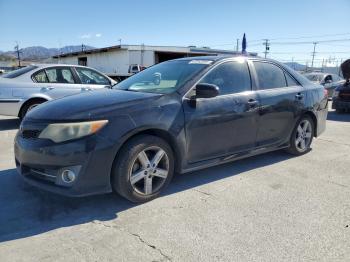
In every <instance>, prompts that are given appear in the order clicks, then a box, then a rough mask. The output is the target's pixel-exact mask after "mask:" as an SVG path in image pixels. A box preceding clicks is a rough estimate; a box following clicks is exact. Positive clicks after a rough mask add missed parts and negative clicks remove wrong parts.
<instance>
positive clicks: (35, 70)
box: [0, 64, 116, 118]
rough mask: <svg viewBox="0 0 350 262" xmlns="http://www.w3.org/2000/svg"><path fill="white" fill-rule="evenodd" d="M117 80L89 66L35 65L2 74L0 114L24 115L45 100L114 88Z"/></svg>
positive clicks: (0, 82)
mask: <svg viewBox="0 0 350 262" xmlns="http://www.w3.org/2000/svg"><path fill="white" fill-rule="evenodd" d="M114 84H116V81H114V80H113V79H111V78H109V77H108V76H106V75H104V74H102V73H100V72H98V71H96V70H94V69H92V68H89V67H85V66H78V65H62V64H35V65H30V66H27V67H24V68H21V69H17V70H15V71H12V72H10V73H7V74H4V75H2V76H1V77H0V115H8V116H16V117H19V118H23V117H24V116H25V115H26V113H27V112H28V111H29V110H31V109H33V108H34V107H36V106H38V105H39V104H41V103H44V102H47V101H50V100H53V99H57V98H61V97H64V96H68V95H74V94H78V93H81V92H87V91H91V90H96V89H100V88H110V87H111V86H112V85H114Z"/></svg>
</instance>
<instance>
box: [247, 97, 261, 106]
mask: <svg viewBox="0 0 350 262" xmlns="http://www.w3.org/2000/svg"><path fill="white" fill-rule="evenodd" d="M258 103H259V102H258V101H257V100H255V99H249V100H248V105H249V106H250V107H256V106H257V105H258Z"/></svg>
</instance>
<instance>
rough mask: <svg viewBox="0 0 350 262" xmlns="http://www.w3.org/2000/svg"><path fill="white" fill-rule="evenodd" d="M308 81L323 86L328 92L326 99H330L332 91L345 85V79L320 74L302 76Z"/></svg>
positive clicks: (313, 73)
mask: <svg viewBox="0 0 350 262" xmlns="http://www.w3.org/2000/svg"><path fill="white" fill-rule="evenodd" d="M304 76H305V77H306V78H308V79H309V80H310V81H312V82H314V83H316V84H320V85H323V86H324V88H325V89H327V91H328V97H329V98H332V96H333V92H334V90H335V89H336V88H337V87H338V86H341V85H343V84H344V83H345V79H344V78H342V77H340V76H338V75H336V74H328V73H321V72H312V73H307V74H304Z"/></svg>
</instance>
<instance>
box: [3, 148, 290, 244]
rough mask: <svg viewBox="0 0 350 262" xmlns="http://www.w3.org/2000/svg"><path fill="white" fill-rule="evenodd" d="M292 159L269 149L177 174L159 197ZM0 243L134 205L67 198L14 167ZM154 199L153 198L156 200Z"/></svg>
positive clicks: (105, 217) (7, 181)
mask: <svg viewBox="0 0 350 262" xmlns="http://www.w3.org/2000/svg"><path fill="white" fill-rule="evenodd" d="M289 158H291V156H290V155H288V154H286V153H284V152H282V151H277V152H272V153H268V154H265V155H260V156H255V157H251V158H247V159H244V160H239V161H235V162H232V163H229V164H225V165H220V166H217V167H212V168H208V169H205V170H202V171H196V172H192V173H188V174H183V175H176V176H175V177H174V178H173V181H172V182H171V184H170V186H169V187H168V188H167V190H165V192H164V193H163V194H162V196H161V197H164V196H166V195H171V194H176V193H179V192H182V191H185V190H189V189H192V188H195V187H198V186H201V185H204V184H209V183H212V182H214V181H218V180H221V179H224V178H227V177H232V176H236V175H239V174H241V173H242V172H246V171H249V170H253V169H257V168H260V167H264V166H269V165H272V164H275V163H278V162H281V161H285V160H287V159H289ZM0 185H1V187H2V189H1V191H0V242H3V241H10V240H15V239H21V238H25V237H30V236H35V235H39V234H42V233H45V232H48V231H51V230H54V229H57V228H62V227H68V226H74V225H78V224H83V223H87V222H92V221H95V220H97V221H109V220H114V219H117V218H118V213H119V212H121V211H125V210H127V209H130V208H133V207H135V206H137V205H136V204H133V203H131V202H129V201H127V200H125V199H123V198H121V197H119V196H117V195H115V194H104V195H97V196H90V197H83V198H67V197H63V196H59V195H55V194H52V193H48V192H44V191H41V190H39V189H37V188H34V187H32V186H30V185H27V184H26V183H25V182H24V181H23V180H22V179H21V177H20V176H19V175H18V174H17V172H16V170H15V169H9V170H3V171H0ZM155 201H156V200H155Z"/></svg>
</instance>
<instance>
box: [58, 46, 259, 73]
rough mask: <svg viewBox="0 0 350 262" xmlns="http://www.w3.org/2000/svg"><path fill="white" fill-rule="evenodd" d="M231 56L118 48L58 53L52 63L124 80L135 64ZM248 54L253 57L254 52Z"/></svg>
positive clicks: (184, 50)
mask: <svg viewBox="0 0 350 262" xmlns="http://www.w3.org/2000/svg"><path fill="white" fill-rule="evenodd" d="M230 54H231V55H235V54H240V52H235V51H228V50H218V49H210V48H207V47H202V48H197V47H195V46H189V47H178V46H148V45H117V46H110V47H105V48H98V49H91V50H82V51H80V52H73V53H66V54H60V55H56V56H53V57H52V58H53V62H55V63H61V64H79V65H84V66H89V67H92V68H95V69H97V70H99V71H101V72H103V73H105V74H107V75H109V76H111V77H113V78H120V79H123V78H125V77H128V76H129V75H130V74H131V70H130V68H131V67H132V66H135V65H139V66H142V67H149V66H152V65H154V64H157V63H160V62H164V61H166V60H170V59H175V58H181V57H188V56H207V55H230ZM250 55H256V53H251V54H250Z"/></svg>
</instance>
